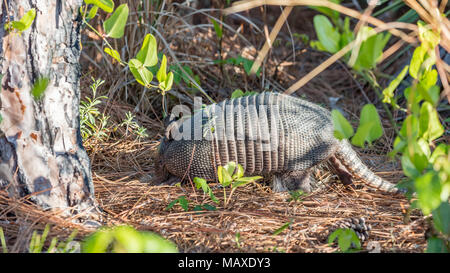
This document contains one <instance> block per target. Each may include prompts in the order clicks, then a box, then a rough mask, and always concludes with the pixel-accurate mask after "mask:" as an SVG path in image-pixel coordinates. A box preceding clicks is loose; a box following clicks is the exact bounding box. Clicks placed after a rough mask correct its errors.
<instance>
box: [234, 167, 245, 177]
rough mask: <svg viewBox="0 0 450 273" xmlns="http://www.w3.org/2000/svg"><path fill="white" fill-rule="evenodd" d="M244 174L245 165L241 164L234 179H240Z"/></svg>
mask: <svg viewBox="0 0 450 273" xmlns="http://www.w3.org/2000/svg"><path fill="white" fill-rule="evenodd" d="M243 176H244V167H242V165H241V164H238V165H237V169H236V173H235V174H233V176H232V177H233V179H239V178H241V177H243Z"/></svg>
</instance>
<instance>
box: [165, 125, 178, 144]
mask: <svg viewBox="0 0 450 273" xmlns="http://www.w3.org/2000/svg"><path fill="white" fill-rule="evenodd" d="M176 128H178V122H177V121H176V120H173V121H172V122H171V123H170V124H169V125H167V127H166V132H165V134H164V135H165V137H166V138H167V139H168V140H170V139H173V137H172V136H173V134H172V130H173V129H176Z"/></svg>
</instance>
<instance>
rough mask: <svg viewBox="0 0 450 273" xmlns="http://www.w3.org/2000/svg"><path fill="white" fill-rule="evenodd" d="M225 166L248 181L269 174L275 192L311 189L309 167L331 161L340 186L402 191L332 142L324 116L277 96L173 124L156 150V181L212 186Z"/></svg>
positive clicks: (344, 144)
mask: <svg viewBox="0 0 450 273" xmlns="http://www.w3.org/2000/svg"><path fill="white" fill-rule="evenodd" d="M230 161H233V162H235V163H237V164H241V165H242V166H243V168H244V170H245V174H246V175H252V176H253V175H273V177H275V179H274V180H273V181H274V183H273V186H272V187H273V189H274V190H275V191H286V190H294V189H299V188H300V189H303V190H304V191H309V190H310V185H309V183H310V173H311V170H312V168H313V167H315V166H317V165H319V164H321V163H323V162H325V161H329V162H331V163H332V164H333V165H334V166H335V167H336V168H335V170H338V173H337V174H338V175H339V177H340V178H341V180H345V181H344V182H346V183H351V179H352V178H357V179H360V180H362V181H363V182H365V183H366V184H367V185H368V186H371V187H374V188H376V189H380V190H382V191H385V192H390V193H399V192H400V191H399V189H398V188H396V187H395V185H394V184H392V183H390V182H388V181H386V180H384V179H382V178H380V177H379V176H377V175H375V174H374V173H373V172H372V171H371V170H370V169H369V168H368V167H367V166H366V165H364V163H363V162H362V161H361V159H360V158H359V157H358V155H357V153H356V152H355V151H354V150H353V148H352V146H351V144H350V143H349V142H348V141H347V140H338V139H336V138H335V137H334V127H333V122H332V119H331V113H330V111H329V110H327V109H326V108H324V107H322V106H319V105H316V104H314V103H311V102H308V101H306V100H303V99H300V98H297V97H293V96H290V95H284V94H280V93H275V92H263V93H260V94H256V95H251V96H244V97H240V98H233V99H228V100H224V101H222V102H220V103H217V104H211V105H208V106H206V107H204V108H203V109H200V110H198V111H196V112H194V114H192V115H191V116H189V117H186V116H185V117H183V118H182V119H179V120H178V121H176V122H172V123H171V124H170V126H168V127H167V129H166V133H165V136H164V137H163V139H162V141H161V144H160V146H159V149H158V158H157V160H156V168H157V181H159V182H162V181H167V180H170V177H172V178H176V179H178V180H180V179H181V180H187V179H193V178H194V177H200V178H204V179H206V180H207V181H217V167H218V166H221V165H225V164H226V163H228V162H230ZM348 181H350V182H348Z"/></svg>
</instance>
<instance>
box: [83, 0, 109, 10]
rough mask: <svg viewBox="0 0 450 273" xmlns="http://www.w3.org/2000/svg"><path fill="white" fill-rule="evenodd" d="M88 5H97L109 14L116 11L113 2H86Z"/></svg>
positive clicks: (88, 0) (104, 0) (86, 0)
mask: <svg viewBox="0 0 450 273" xmlns="http://www.w3.org/2000/svg"><path fill="white" fill-rule="evenodd" d="M84 3H86V4H87V5H89V4H92V5H95V6H97V7H99V8H101V9H102V10H104V11H105V12H107V13H111V12H112V11H113V10H114V2H113V1H112V0H84Z"/></svg>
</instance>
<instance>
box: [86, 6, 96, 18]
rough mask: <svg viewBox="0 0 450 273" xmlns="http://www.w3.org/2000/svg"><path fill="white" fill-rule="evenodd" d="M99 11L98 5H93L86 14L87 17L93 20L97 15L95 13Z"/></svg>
mask: <svg viewBox="0 0 450 273" xmlns="http://www.w3.org/2000/svg"><path fill="white" fill-rule="evenodd" d="M97 11H98V6H93V7H92V8H91V9H90V10H89V13H88V15H87V16H86V19H88V20H91V19H92V18H94V17H95V15H97Z"/></svg>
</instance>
